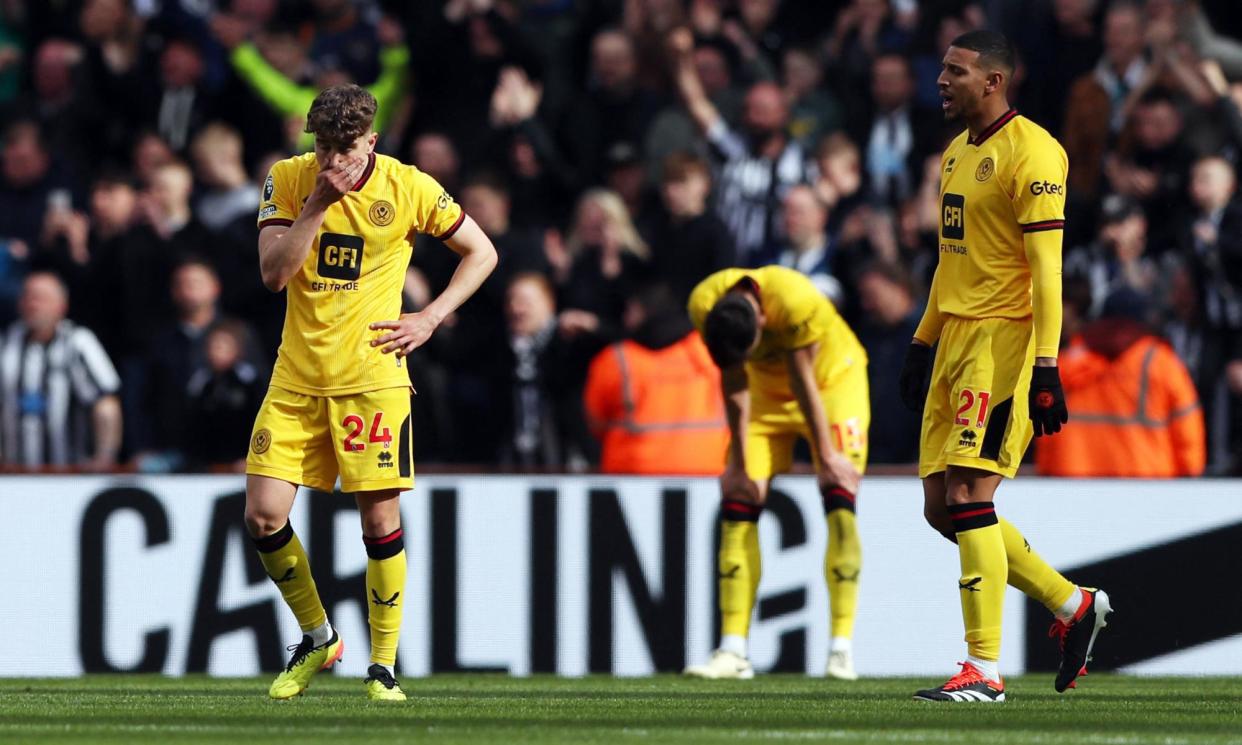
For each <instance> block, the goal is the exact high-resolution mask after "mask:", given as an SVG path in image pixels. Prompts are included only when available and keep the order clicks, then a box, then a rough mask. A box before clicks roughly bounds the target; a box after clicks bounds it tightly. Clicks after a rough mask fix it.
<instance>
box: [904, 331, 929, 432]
mask: <svg viewBox="0 0 1242 745" xmlns="http://www.w3.org/2000/svg"><path fill="white" fill-rule="evenodd" d="M930 365H931V347H929V346H927V345H926V344H923V343H922V342H917V341H915V342H910V346H909V347H908V348H907V349H906V359H905V361H904V362H902V363H901V374H900V375H899V376H898V378H897V387H898V389H899V390H900V391H901V401H902V403H904V404H905V405H906V408H907V409H909V410H910V411H913V412H916V413H919V414H921V413H923V405H924V404H925V403H926V402H927V370H928V367H930Z"/></svg>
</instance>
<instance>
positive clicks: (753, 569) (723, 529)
mask: <svg viewBox="0 0 1242 745" xmlns="http://www.w3.org/2000/svg"><path fill="white" fill-rule="evenodd" d="M721 511H722V519H721V521H720V565H719V567H718V575H717V576H718V577H719V579H720V633H721V635H722V636H739V637H742V638H745V637H746V635H747V634H748V633H749V632H750V616H751V611H752V610H754V607H755V593H756V591H757V590H758V589H759V577H760V575H761V574H762V573H763V562H762V559H761V557H760V555H759V522H758V521H759V514H760V512H761V508H760V507H759V506H757V505H752V504H747V503H745V502H738V501H734V500H725V502H724V504H723V505H722V509H721Z"/></svg>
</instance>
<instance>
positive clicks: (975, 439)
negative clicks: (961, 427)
mask: <svg viewBox="0 0 1242 745" xmlns="http://www.w3.org/2000/svg"><path fill="white" fill-rule="evenodd" d="M978 444H979V435H977V434H975V431H974V430H973V429H968V430H965V431H964V432H962V436H961V439H959V440H958V441H957V446H958V447H963V448H972V449H973V448H974V447H975V446H976V445H978Z"/></svg>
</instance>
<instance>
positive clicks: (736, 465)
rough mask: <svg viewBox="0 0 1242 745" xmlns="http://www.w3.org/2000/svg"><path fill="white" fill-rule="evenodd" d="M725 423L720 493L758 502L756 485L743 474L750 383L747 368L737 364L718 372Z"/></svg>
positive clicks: (744, 472)
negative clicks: (725, 451) (725, 455)
mask: <svg viewBox="0 0 1242 745" xmlns="http://www.w3.org/2000/svg"><path fill="white" fill-rule="evenodd" d="M720 390H721V393H722V395H723V396H724V407H725V421H727V422H728V424H729V460H728V463H727V464H726V465H725V470H724V473H722V474H721V475H720V493H721V494H722V495H723V496H724V497H725V498H726V499H729V498H732V499H741V500H743V501H747V502H758V501H759V499H760V496H759V485H758V484H756V483H755V481H754V480H753V479H751V478H750V477H749V476H747V475H746V447H745V442H746V422H747V421H748V420H749V419H750V380H749V378H748V377H747V375H746V365H745V364H744V363H739V364H737V365H732V366H730V367H727V368H724V369H722V370H721V371H720Z"/></svg>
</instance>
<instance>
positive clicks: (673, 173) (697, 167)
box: [660, 150, 712, 184]
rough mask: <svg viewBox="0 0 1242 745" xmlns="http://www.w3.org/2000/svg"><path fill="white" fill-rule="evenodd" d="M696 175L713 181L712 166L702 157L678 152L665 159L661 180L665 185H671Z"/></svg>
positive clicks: (686, 151) (661, 170) (687, 152)
mask: <svg viewBox="0 0 1242 745" xmlns="http://www.w3.org/2000/svg"><path fill="white" fill-rule="evenodd" d="M696 173H697V174H699V175H701V176H702V177H703V178H705V179H708V180H709V181H710V180H711V177H712V171H711V166H710V165H708V163H707V161H706V160H704V159H703V157H702V156H699V155H696V154H694V153H692V152H690V151H688V150H677V151H674V152H671V153H669V154H668V155H666V156H665V157H664V162H663V163H662V164H661V169H660V178H661V181H663V182H664V183H666V184H670V183H677V182H680V181H685V180H686V179H687V178H689V177H690V176H692V175H694V174H696Z"/></svg>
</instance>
